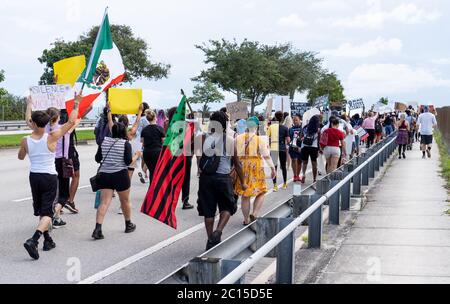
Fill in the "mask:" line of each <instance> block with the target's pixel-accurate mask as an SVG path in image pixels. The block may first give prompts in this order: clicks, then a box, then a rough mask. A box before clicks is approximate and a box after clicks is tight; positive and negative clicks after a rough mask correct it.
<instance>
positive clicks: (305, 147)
mask: <svg viewBox="0 0 450 304" xmlns="http://www.w3.org/2000/svg"><path fill="white" fill-rule="evenodd" d="M319 137H320V118H319V116H318V115H316V116H313V117H311V119H310V120H309V123H308V124H307V125H306V126H305V128H303V141H302V152H301V155H302V156H301V159H302V172H303V177H302V179H301V182H302V184H304V183H305V180H306V169H307V168H308V161H309V159H310V158H311V165H312V172H313V179H314V182H316V180H317V158H318V157H319Z"/></svg>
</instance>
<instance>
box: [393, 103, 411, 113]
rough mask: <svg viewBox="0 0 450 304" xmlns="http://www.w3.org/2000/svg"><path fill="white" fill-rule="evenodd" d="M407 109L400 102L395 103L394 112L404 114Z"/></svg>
mask: <svg viewBox="0 0 450 304" xmlns="http://www.w3.org/2000/svg"><path fill="white" fill-rule="evenodd" d="M406 109H408V106H407V105H406V104H404V103H402V102H396V103H395V110H396V111H400V112H405V111H406Z"/></svg>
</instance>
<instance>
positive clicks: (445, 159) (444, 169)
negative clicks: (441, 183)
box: [435, 132, 450, 190]
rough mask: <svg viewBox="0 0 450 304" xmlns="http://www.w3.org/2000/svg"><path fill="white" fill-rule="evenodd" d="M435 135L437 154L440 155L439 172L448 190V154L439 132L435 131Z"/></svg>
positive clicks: (449, 187)
mask: <svg viewBox="0 0 450 304" xmlns="http://www.w3.org/2000/svg"><path fill="white" fill-rule="evenodd" d="M435 137H436V142H437V144H438V146H439V154H440V155H441V173H442V176H443V177H444V178H445V179H446V181H447V189H449V190H450V155H449V154H448V149H447V146H446V144H445V143H444V141H443V139H442V135H441V133H439V132H436V134H435Z"/></svg>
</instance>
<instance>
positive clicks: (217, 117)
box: [210, 111, 228, 132]
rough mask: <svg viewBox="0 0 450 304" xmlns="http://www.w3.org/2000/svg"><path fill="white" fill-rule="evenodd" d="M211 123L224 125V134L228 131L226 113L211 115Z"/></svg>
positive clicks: (220, 112) (218, 112)
mask: <svg viewBox="0 0 450 304" xmlns="http://www.w3.org/2000/svg"><path fill="white" fill-rule="evenodd" d="M210 121H216V122H218V123H220V124H221V125H222V128H223V132H226V130H227V123H228V116H227V114H226V113H225V112H222V111H217V112H214V113H212V114H211V117H210Z"/></svg>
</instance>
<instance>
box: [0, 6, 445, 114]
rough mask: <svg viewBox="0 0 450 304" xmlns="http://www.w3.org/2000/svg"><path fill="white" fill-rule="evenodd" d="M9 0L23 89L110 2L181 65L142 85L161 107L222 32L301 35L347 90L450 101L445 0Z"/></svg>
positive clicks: (116, 17) (17, 84) (7, 42)
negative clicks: (43, 59) (54, 47)
mask: <svg viewBox="0 0 450 304" xmlns="http://www.w3.org/2000/svg"><path fill="white" fill-rule="evenodd" d="M0 6H1V13H0V14H1V18H0V28H1V29H2V31H1V36H0V58H1V60H0V69H3V70H5V71H6V77H7V80H6V81H5V83H2V86H3V87H6V88H7V89H8V90H9V91H11V92H13V93H15V94H19V95H23V94H25V92H26V91H27V88H28V87H29V86H30V85H33V84H36V83H37V81H38V80H39V78H40V75H41V74H42V72H43V66H42V65H40V64H39V62H38V61H37V58H38V57H39V56H40V55H41V53H42V50H43V49H45V48H48V47H49V44H50V43H51V42H53V41H54V40H55V38H63V39H65V40H74V39H76V38H77V36H78V35H79V34H81V33H82V32H84V31H86V30H88V29H89V28H90V27H91V26H93V25H98V24H99V23H100V21H101V17H102V15H103V10H104V8H105V7H106V6H109V15H110V21H111V23H116V24H127V25H130V26H131V27H132V29H133V30H134V32H135V34H136V35H138V36H140V37H142V38H144V39H145V40H146V41H147V42H148V43H149V45H150V47H151V51H150V56H151V59H152V60H156V61H160V62H164V63H170V64H171V65H172V69H171V72H170V75H169V77H168V79H165V80H160V81H157V82H149V81H138V82H137V83H135V84H134V85H135V86H136V87H141V88H143V89H144V92H145V93H144V96H145V99H146V100H149V101H150V103H151V104H152V106H153V107H156V108H158V107H169V106H172V105H175V104H176V103H177V102H178V100H179V89H180V88H184V89H185V91H186V92H188V93H189V92H191V90H192V87H193V85H194V84H193V83H192V82H191V81H190V79H191V78H192V77H194V76H197V75H198V74H199V72H200V70H201V69H203V68H204V67H205V65H204V64H203V55H202V53H201V51H199V50H197V49H195V48H194V44H200V43H202V42H207V41H208V40H209V39H220V38H226V39H233V38H236V39H237V40H238V41H241V40H242V39H244V38H248V39H250V40H257V41H261V42H263V43H267V44H273V43H284V42H292V44H293V45H294V46H295V47H296V48H297V49H299V50H308V51H315V52H318V53H319V56H320V57H322V58H323V59H324V64H325V66H326V67H327V68H328V69H329V70H331V71H335V72H336V73H337V74H338V76H339V78H340V79H341V81H342V83H343V84H344V87H345V95H346V97H347V98H348V99H353V98H364V100H365V102H366V103H367V104H369V105H371V104H372V103H374V102H375V101H377V100H378V99H379V98H380V97H381V96H387V97H389V98H390V99H391V100H396V101H405V102H407V101H419V102H428V103H433V104H435V105H439V106H442V105H450V101H449V99H448V98H449V96H450V74H449V73H448V72H449V70H450V40H449V39H448V37H450V19H449V14H450V1H446V0H385V1H381V0H368V1H366V0H315V1H312V0H311V1H306V0H277V1H270V0H227V1H216V0H209V1H207V0H164V1H154V0H150V1H148V0H147V1H138V0H128V1H123V0H112V1H106V0H95V1H92V0H91V1H87V0H67V1H66V0H59V1H56V0H39V1H31V0H27V1H25V0H1V2H0ZM233 99H234V98H233V96H232V95H227V101H234V100H233ZM296 99H297V100H298V101H304V96H302V95H300V94H298V95H297V97H296Z"/></svg>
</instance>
